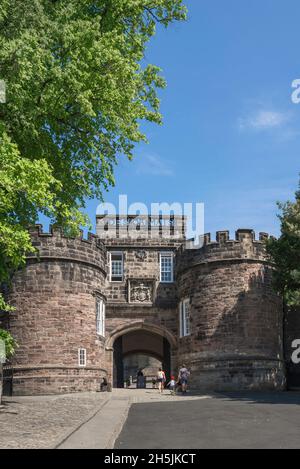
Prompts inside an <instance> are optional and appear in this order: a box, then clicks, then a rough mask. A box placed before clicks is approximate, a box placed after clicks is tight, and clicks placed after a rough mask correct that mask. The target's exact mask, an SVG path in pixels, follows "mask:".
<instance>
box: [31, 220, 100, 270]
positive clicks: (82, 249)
mask: <svg viewBox="0 0 300 469" xmlns="http://www.w3.org/2000/svg"><path fill="white" fill-rule="evenodd" d="M29 233H30V236H31V239H32V245H33V246H34V247H35V248H36V251H37V252H35V253H30V254H28V259H32V258H35V259H44V260H49V261H51V260H53V259H64V260H69V261H74V262H81V263H86V264H94V265H96V266H98V267H100V268H101V269H102V270H103V271H105V269H106V247H105V245H104V244H103V242H102V241H101V240H100V239H99V238H98V237H97V236H96V235H94V234H93V233H88V235H87V238H85V237H84V234H83V231H80V234H79V235H78V236H76V237H70V236H67V235H65V234H64V232H63V230H62V229H61V228H60V227H56V226H50V228H49V231H48V232H44V230H43V226H42V225H35V226H34V227H31V228H30V229H29Z"/></svg>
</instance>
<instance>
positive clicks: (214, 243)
mask: <svg viewBox="0 0 300 469" xmlns="http://www.w3.org/2000/svg"><path fill="white" fill-rule="evenodd" d="M268 238H269V234H268V233H264V232H260V233H259V237H258V239H256V236H255V232H254V230H252V229H238V230H236V232H235V237H234V239H231V238H230V232H229V231H228V230H222V231H217V232H216V236H215V240H213V239H212V237H211V234H210V233H206V234H204V236H203V238H202V239H201V243H200V245H199V247H197V246H195V244H194V240H188V241H187V242H186V243H185V244H184V245H183V246H182V249H181V250H180V253H179V255H178V258H177V268H178V270H182V269H185V268H188V267H189V266H191V265H194V264H199V263H206V262H216V261H225V260H227V261H230V260H232V261H233V260H239V259H245V260H246V259H247V260H257V261H264V262H266V261H267V260H268V259H267V254H266V250H265V241H266V240H267V239H268Z"/></svg>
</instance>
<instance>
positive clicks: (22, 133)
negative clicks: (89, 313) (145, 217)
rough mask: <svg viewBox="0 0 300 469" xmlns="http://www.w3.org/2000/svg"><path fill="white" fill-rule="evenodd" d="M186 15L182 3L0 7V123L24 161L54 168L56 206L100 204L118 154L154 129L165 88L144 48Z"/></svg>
mask: <svg viewBox="0 0 300 469" xmlns="http://www.w3.org/2000/svg"><path fill="white" fill-rule="evenodd" d="M184 17H185V8H184V7H183V6H182V0H98V1H97V0H94V1H91V0H81V1H78V0H57V1H50V0H22V2H20V1H19V0H6V1H4V2H3V1H2V2H1V6H0V31H1V33H0V75H1V78H2V79H4V80H5V81H6V83H7V105H6V106H2V107H1V109H0V112H1V114H0V117H1V119H2V121H3V122H4V123H5V127H6V131H7V133H8V135H9V136H10V137H11V138H12V141H13V142H14V143H16V144H17V146H18V149H19V151H20V154H21V155H22V157H27V158H29V159H30V160H33V159H40V158H44V159H45V160H46V161H47V163H48V164H49V165H50V166H51V168H52V171H53V176H54V177H55V179H56V180H58V181H60V182H61V186H60V189H58V188H56V191H55V192H56V195H57V197H58V198H59V200H60V201H61V202H62V203H63V204H65V205H67V206H69V207H72V208H74V207H76V208H80V207H83V206H84V203H85V201H86V199H87V198H91V197H98V198H101V196H102V191H103V188H104V189H105V188H107V187H108V186H109V185H110V184H113V183H114V178H113V166H114V164H115V163H116V161H117V157H118V156H119V155H120V154H123V155H126V156H128V157H129V158H131V157H132V151H133V146H134V144H135V143H136V142H140V141H142V140H145V136H144V135H143V133H142V132H141V129H140V123H141V122H142V121H144V120H147V121H152V122H156V123H160V122H161V115H160V113H159V99H158V97H157V93H156V89H157V88H163V87H164V86H165V81H164V79H163V78H162V77H161V75H160V69H159V68H158V67H156V66H154V65H149V64H148V65H147V64H144V60H143V58H144V53H145V47H146V44H147V42H148V41H149V39H150V38H151V37H152V36H153V35H154V34H155V28H156V24H157V23H161V24H162V25H164V26H168V24H169V23H170V22H172V21H174V20H181V19H183V18H184ZM58 218H59V219H58V222H62V223H63V222H64V221H65V220H63V219H61V218H62V217H58Z"/></svg>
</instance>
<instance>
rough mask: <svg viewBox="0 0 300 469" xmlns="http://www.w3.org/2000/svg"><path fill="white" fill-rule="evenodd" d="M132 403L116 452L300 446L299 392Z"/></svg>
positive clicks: (229, 394) (183, 398) (241, 394)
mask: <svg viewBox="0 0 300 469" xmlns="http://www.w3.org/2000/svg"><path fill="white" fill-rule="evenodd" d="M185 399H186V398H185V397H182V400H181V401H178V400H176V402H175V401H174V402H172V401H169V400H168V402H164V403H162V402H153V403H141V404H140V403H138V404H133V405H132V407H131V409H130V411H129V416H128V419H127V421H126V424H125V426H124V427H123V430H122V432H121V433H120V435H119V438H118V439H117V441H116V444H115V448H116V449H128V448H129V449H136V448H144V449H168V448H175V449H176V448H182V449H195V448H199V449H200V448H300V393H270V394H266V393H257V394H256V393H228V394H225V395H224V394H223V395H217V396H215V397H213V398H212V399H200V400H185Z"/></svg>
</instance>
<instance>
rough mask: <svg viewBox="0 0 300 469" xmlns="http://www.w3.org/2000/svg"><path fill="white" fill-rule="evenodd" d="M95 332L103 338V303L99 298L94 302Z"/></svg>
mask: <svg viewBox="0 0 300 469" xmlns="http://www.w3.org/2000/svg"><path fill="white" fill-rule="evenodd" d="M96 332H97V334H99V335H101V336H102V337H105V303H104V301H103V300H102V299H101V298H97V300H96Z"/></svg>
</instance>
